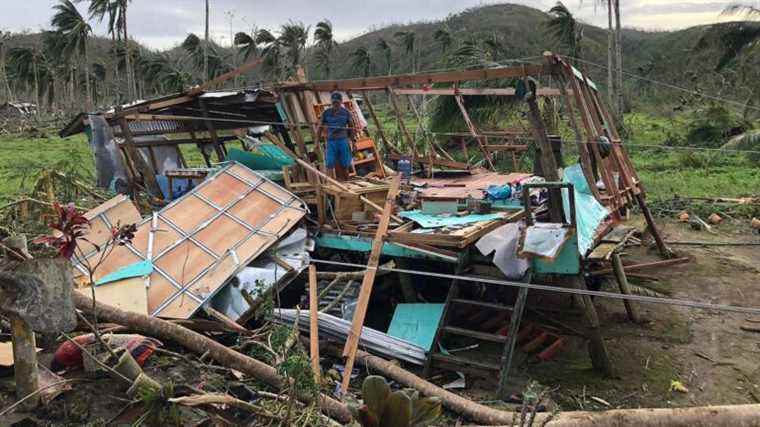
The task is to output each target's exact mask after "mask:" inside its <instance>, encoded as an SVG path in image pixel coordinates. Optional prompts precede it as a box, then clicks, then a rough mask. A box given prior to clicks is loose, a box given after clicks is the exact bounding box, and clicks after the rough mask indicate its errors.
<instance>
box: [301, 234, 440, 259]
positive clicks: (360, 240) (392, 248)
mask: <svg viewBox="0 0 760 427" xmlns="http://www.w3.org/2000/svg"><path fill="white" fill-rule="evenodd" d="M315 241H316V244H317V247H322V248H329V249H338V250H343V251H352V252H370V251H371V250H372V239H370V238H366V237H358V236H341V235H338V234H329V233H322V234H320V235H319V236H318V237H317V238H316V239H315ZM382 254H383V255H386V256H392V257H401V258H416V259H428V260H432V261H445V262H452V261H451V260H448V259H444V258H440V257H437V256H434V255H428V254H425V253H422V252H417V251H414V250H412V249H407V248H405V247H402V246H399V245H396V244H393V243H388V242H386V243H385V244H384V245H383V252H382Z"/></svg>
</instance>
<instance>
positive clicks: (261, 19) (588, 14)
mask: <svg viewBox="0 0 760 427" xmlns="http://www.w3.org/2000/svg"><path fill="white" fill-rule="evenodd" d="M750 2H752V0H747V1H746V3H750ZM55 3H57V0H0V30H4V31H8V30H10V31H23V30H29V31H39V30H40V29H42V28H46V27H48V26H49V21H50V17H51V15H52V6H53V5H54V4H55ZM492 3H504V2H497V1H483V0H268V1H264V0H211V30H212V36H213V38H214V39H215V40H216V41H217V42H219V43H221V44H224V45H229V43H230V33H231V32H238V31H250V29H251V28H252V27H253V26H257V27H263V28H269V29H276V28H277V27H278V26H279V25H280V24H282V23H284V22H287V21H288V20H294V21H302V22H304V23H305V24H307V25H314V24H315V23H316V22H318V21H319V20H321V19H323V18H327V19H330V20H331V21H332V22H333V25H334V29H335V30H334V31H335V33H336V36H337V37H338V39H339V40H345V39H346V38H350V37H352V36H355V35H358V34H361V33H364V32H366V31H368V30H370V29H372V28H373V27H382V26H384V25H387V24H393V23H406V22H410V21H418V20H434V19H440V18H444V17H446V15H448V14H450V13H458V12H461V11H462V10H463V9H465V8H468V7H472V6H477V5H482V4H492ZM508 3H520V4H525V5H528V6H532V7H535V8H538V9H541V10H548V9H549V8H550V7H551V6H552V5H553V4H554V3H555V0H513V1H509V2H508ZM595 3H598V0H583V1H581V0H565V4H566V5H567V6H568V7H569V8H571V9H572V10H573V13H575V14H576V16H577V17H579V18H580V19H581V20H583V21H584V22H588V23H592V24H596V25H600V26H604V25H606V12H605V10H604V9H603V8H601V7H594V4H595ZM729 3H732V0H683V1H682V0H623V1H622V4H623V13H622V15H623V25H624V26H626V27H636V28H644V29H651V30H658V29H677V28H685V27H689V26H692V25H699V24H707V23H713V22H717V21H718V20H721V19H723V20H725V18H721V17H720V16H719V15H720V11H721V10H722V9H723V8H724V7H725V6H726V5H727V4H729ZM87 4H88V2H86V1H85V2H82V3H81V5H80V8H81V9H82V10H83V11H84V10H86V7H87ZM203 4H204V1H203V0H132V3H131V5H130V9H129V15H128V16H129V21H128V26H129V31H130V35H131V36H132V37H134V38H135V39H137V40H138V41H140V42H142V43H144V44H146V45H148V46H150V47H152V48H167V47H172V46H174V45H176V44H178V43H180V42H181V40H182V39H183V38H184V37H185V36H186V35H187V34H188V33H191V32H195V33H197V34H201V33H202V32H203V19H204V17H203ZM96 31H97V32H99V33H103V32H104V31H103V29H102V28H98V27H96Z"/></svg>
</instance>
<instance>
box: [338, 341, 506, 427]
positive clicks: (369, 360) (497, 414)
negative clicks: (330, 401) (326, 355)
mask: <svg viewBox="0 0 760 427" xmlns="http://www.w3.org/2000/svg"><path fill="white" fill-rule="evenodd" d="M328 350H329V352H330V353H332V354H333V355H335V356H338V357H340V356H341V355H342V351H341V349H338V348H337V347H334V346H330V347H329V348H328ZM356 361H357V362H359V363H361V364H362V365H364V366H366V367H368V368H371V369H375V370H377V371H379V372H380V373H382V374H383V375H384V376H386V377H388V378H391V379H393V380H395V381H398V382H399V383H401V384H404V385H406V386H409V387H412V388H414V389H415V390H418V391H419V392H420V393H422V394H423V395H425V396H432V397H438V398H440V399H441V402H442V403H443V406H445V407H446V408H448V409H450V410H452V411H454V412H456V413H458V414H462V415H464V416H466V417H467V418H470V419H472V420H473V421H475V422H478V423H483V424H486V425H498V424H505V425H512V422H513V416H514V413H512V412H505V411H500V410H498V409H494V408H489V407H488V406H485V405H481V404H480V403H475V402H473V401H471V400H469V399H466V398H464V397H462V396H459V395H456V394H454V393H452V392H450V391H447V390H444V389H443V388H441V387H438V386H437V385H435V384H433V383H431V382H430V381H427V380H424V379H422V378H420V377H418V376H417V375H414V374H413V373H411V372H409V371H407V370H405V369H403V368H401V367H400V366H398V364H396V363H393V362H390V361H388V360H385V359H383V358H380V357H376V356H372V355H371V354H369V353H366V352H364V351H361V350H358V351H357V352H356Z"/></svg>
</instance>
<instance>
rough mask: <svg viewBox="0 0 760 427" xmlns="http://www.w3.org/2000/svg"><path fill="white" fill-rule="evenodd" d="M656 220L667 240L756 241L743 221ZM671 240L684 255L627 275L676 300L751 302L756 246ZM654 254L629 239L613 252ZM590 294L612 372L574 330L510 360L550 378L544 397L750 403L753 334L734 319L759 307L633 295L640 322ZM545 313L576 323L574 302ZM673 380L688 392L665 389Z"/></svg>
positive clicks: (758, 346)
mask: <svg viewBox="0 0 760 427" xmlns="http://www.w3.org/2000/svg"><path fill="white" fill-rule="evenodd" d="M633 223H634V224H637V225H640V223H641V221H640V220H634V221H633ZM659 223H660V224H661V227H662V230H663V232H664V235H665V236H666V239H668V240H674V241H747V242H758V241H760V236H758V235H757V234H756V233H752V232H751V230H750V228H749V225H748V221H737V222H734V223H725V224H722V225H720V226H719V227H717V234H711V233H708V232H706V231H693V230H691V229H690V228H689V226H688V224H684V223H678V222H675V221H662V220H660V221H659ZM673 249H674V250H676V252H677V253H678V254H679V255H680V256H687V257H689V258H691V262H689V263H688V264H683V265H678V266H673V267H664V268H658V269H651V270H647V271H643V270H642V271H641V273H646V274H647V275H653V276H656V277H657V279H658V280H657V281H651V280H636V279H631V283H632V284H633V285H636V286H645V287H648V288H650V289H653V290H659V291H661V292H663V293H665V294H669V296H670V297H672V298H676V299H681V300H691V301H700V302H709V303H713V304H724V305H734V306H743V307H760V293H758V291H757V286H759V285H760V274H759V273H760V246H744V247H735V246H673ZM657 259H658V256H657V253H656V251H654V250H648V249H646V248H640V247H636V248H630V249H627V250H626V255H625V256H624V258H623V261H624V263H626V264H628V263H638V262H646V261H654V260H657ZM610 277H611V276H610ZM602 290H612V291H617V285H616V282H614V279H609V280H607V283H605V284H604V286H603V287H602ZM595 304H596V306H597V310H598V312H599V316H600V322H601V324H602V333H603V336H604V338H605V343H606V345H607V349H608V351H609V353H610V356H611V359H612V363H613V365H614V368H615V374H616V375H615V377H614V378H612V379H605V378H602V377H601V376H600V375H598V374H596V373H595V372H593V371H592V369H591V362H590V359H589V357H588V353H587V351H586V348H585V344H584V340H583V339H581V338H579V337H577V336H576V337H572V336H571V337H570V339H569V340H568V344H567V345H566V346H565V347H564V348H563V350H562V351H561V352H560V353H559V354H558V355H557V356H556V357H555V359H553V360H551V361H548V362H542V363H535V362H533V361H531V360H530V359H529V360H526V361H524V362H523V363H522V364H520V365H519V366H518V367H517V370H518V371H519V372H520V373H521V374H522V375H525V376H526V377H528V378H531V379H535V380H538V381H539V382H540V383H541V384H542V385H543V386H545V387H548V388H551V389H552V390H553V392H552V393H551V396H552V399H553V400H554V401H555V402H556V403H557V404H559V406H560V407H561V409H562V410H565V411H567V410H577V409H585V410H593V409H605V408H607V407H608V406H607V405H606V404H604V403H601V402H599V400H597V399H601V400H603V401H604V402H606V403H609V407H612V408H636V407H679V406H700V405H716V404H742V403H760V358H759V357H758V354H760V334H758V333H755V332H747V331H743V330H741V329H740V327H741V326H750V327H751V326H754V327H758V326H760V324H758V323H753V322H752V321H753V320H755V319H757V320H755V321H756V322H758V321H760V315H755V316H752V315H748V314H743V313H732V312H724V311H712V310H703V309H693V308H686V307H678V306H672V305H661V304H641V303H639V304H638V307H639V310H640V313H641V317H642V318H643V319H642V320H643V322H642V323H641V324H633V323H631V322H629V321H628V319H627V316H626V312H625V308H624V305H623V302H622V301H619V300H611V299H602V298H596V299H595ZM564 306H565V307H567V304H565V305H564ZM551 317H553V318H554V319H556V320H559V321H560V322H562V323H564V324H566V325H568V326H570V327H577V328H579V329H581V328H582V325H583V322H581V316H580V313H578V312H573V311H568V312H563V313H562V314H561V316H560V317H557V313H552V316H551ZM674 380H675V381H680V382H681V383H682V384H683V385H684V386H685V387H686V388H687V389H688V392H686V393H684V392H678V391H671V390H670V388H671V381H674ZM592 397H595V398H597V399H592Z"/></svg>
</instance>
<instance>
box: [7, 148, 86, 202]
mask: <svg viewBox="0 0 760 427" xmlns="http://www.w3.org/2000/svg"><path fill="white" fill-rule="evenodd" d="M61 162H76V164H78V165H80V167H81V168H82V172H84V174H85V175H86V174H89V173H93V172H94V171H95V161H94V158H93V156H92V153H91V152H90V149H89V147H88V145H87V139H86V138H85V136H84V135H79V136H76V137H72V138H67V139H61V138H58V137H49V138H26V137H20V136H7V135H3V136H0V176H1V178H0V197H6V196H8V195H11V194H15V193H18V192H19V190H20V189H21V188H20V187H21V186H22V184H23V186H24V187H25V188H26V189H28V186H29V184H30V183H29V182H26V181H25V180H24V179H23V178H24V177H25V176H28V175H30V174H32V173H34V172H35V171H38V170H39V169H42V168H51V167H54V166H55V165H56V164H60V163H61Z"/></svg>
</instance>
